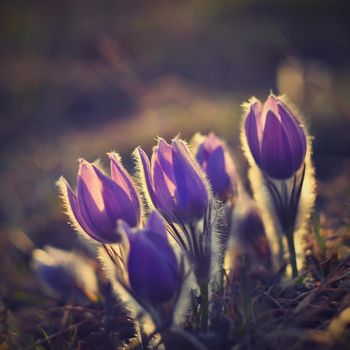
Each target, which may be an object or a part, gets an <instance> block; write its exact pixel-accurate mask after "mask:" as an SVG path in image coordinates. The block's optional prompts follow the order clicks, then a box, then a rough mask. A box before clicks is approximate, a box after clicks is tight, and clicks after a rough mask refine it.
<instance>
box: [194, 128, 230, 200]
mask: <svg viewBox="0 0 350 350" xmlns="http://www.w3.org/2000/svg"><path fill="white" fill-rule="evenodd" d="M196 159H197V161H198V163H199V165H200V166H201V167H202V169H203V170H204V172H205V173H206V174H207V176H208V179H209V181H210V184H211V186H212V189H213V192H214V194H215V195H217V196H218V197H219V198H220V199H221V200H223V201H226V200H227V198H228V196H230V195H233V194H234V193H235V192H236V190H237V188H236V186H237V184H236V172H235V166H234V163H233V159H232V158H231V156H230V154H229V152H228V150H227V147H226V145H225V143H224V142H223V141H222V140H220V139H219V138H218V137H217V136H216V135H215V134H213V133H210V134H209V135H208V136H206V137H204V138H203V141H202V142H201V143H200V145H199V147H198V150H197V153H196Z"/></svg>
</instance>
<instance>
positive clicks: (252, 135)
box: [245, 102, 261, 167]
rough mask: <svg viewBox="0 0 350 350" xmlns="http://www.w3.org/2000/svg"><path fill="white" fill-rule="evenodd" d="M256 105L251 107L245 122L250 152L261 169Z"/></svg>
mask: <svg viewBox="0 0 350 350" xmlns="http://www.w3.org/2000/svg"><path fill="white" fill-rule="evenodd" d="M259 103H260V102H259ZM254 105H255V103H254V104H252V105H251V106H250V110H249V112H248V114H247V117H246V120H245V134H246V138H247V141H248V146H249V149H250V152H251V153H252V156H253V158H254V160H255V162H256V164H257V165H258V166H259V167H261V147H260V142H259V136H258V126H257V118H258V116H257V115H256V110H257V108H254ZM260 118H261V117H260Z"/></svg>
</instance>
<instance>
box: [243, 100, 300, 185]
mask: <svg viewBox="0 0 350 350" xmlns="http://www.w3.org/2000/svg"><path fill="white" fill-rule="evenodd" d="M244 130H245V135H246V138H247V142H248V146H249V149H250V152H251V154H252V156H253V158H254V160H255V162H256V164H257V165H258V166H259V167H260V168H261V170H262V171H263V172H264V173H266V174H267V175H268V176H270V177H271V178H273V179H277V180H283V179H288V178H290V177H291V176H292V175H293V174H294V173H296V172H297V171H298V169H299V168H300V167H301V166H302V164H303V163H304V160H305V154H306V144H307V142H306V134H305V130H304V128H303V126H302V125H301V123H300V121H299V120H298V119H297V117H296V115H295V114H293V112H292V111H291V109H290V108H289V107H288V106H287V105H286V104H285V103H284V102H283V101H282V100H281V98H279V97H276V96H274V95H272V94H271V95H270V96H269V97H268V99H267V100H266V102H265V103H264V105H262V104H261V102H260V101H259V100H257V99H255V98H253V99H251V100H250V104H249V106H248V113H247V115H246V118H245V125H244Z"/></svg>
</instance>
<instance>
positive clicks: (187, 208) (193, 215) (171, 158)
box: [138, 139, 208, 223]
mask: <svg viewBox="0 0 350 350" xmlns="http://www.w3.org/2000/svg"><path fill="white" fill-rule="evenodd" d="M138 152H139V155H140V158H141V165H142V168H143V172H144V177H145V182H146V186H147V190H148V193H149V195H150V198H151V200H152V202H153V204H154V206H155V207H156V208H157V209H158V210H159V211H160V212H161V213H162V214H163V215H165V216H166V217H167V219H169V220H172V221H174V222H182V223H189V222H194V221H197V220H199V219H201V218H202V217H203V216H204V214H205V211H206V209H207V206H208V191H207V188H206V184H205V183H204V179H203V177H202V176H201V174H200V169H198V168H197V166H198V165H197V164H196V162H195V161H194V159H193V158H192V156H191V155H190V152H189V150H188V148H187V146H186V144H185V142H184V141H182V140H179V139H174V140H172V142H171V145H169V144H167V143H166V142H165V141H164V140H163V139H159V141H158V145H157V146H156V147H155V148H154V150H153V154H152V158H151V162H150V161H149V159H148V157H147V155H146V154H145V152H144V151H143V150H142V149H141V148H138Z"/></svg>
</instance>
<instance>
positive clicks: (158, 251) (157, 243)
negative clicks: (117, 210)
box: [122, 212, 181, 305]
mask: <svg viewBox="0 0 350 350" xmlns="http://www.w3.org/2000/svg"><path fill="white" fill-rule="evenodd" d="M122 226H123V229H124V231H125V233H126V235H127V237H128V239H129V243H130V251H129V257H128V262H127V270H128V275H129V281H130V286H131V288H132V291H133V292H134V293H135V295H136V296H137V298H139V299H140V300H142V301H144V302H149V303H151V304H154V305H157V304H162V303H166V302H169V301H171V300H172V299H173V298H174V297H175V295H176V294H177V292H178V290H179V287H180V285H181V283H180V281H181V279H180V271H179V267H178V262H177V259H176V256H175V253H174V251H173V249H172V247H171V246H170V244H169V242H168V238H167V232H166V228H165V224H164V222H163V221H162V219H161V217H160V216H159V214H158V213H157V212H153V213H152V214H151V216H150V217H149V219H148V223H147V225H146V227H145V228H144V229H132V228H130V226H129V225H128V224H126V223H122Z"/></svg>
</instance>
